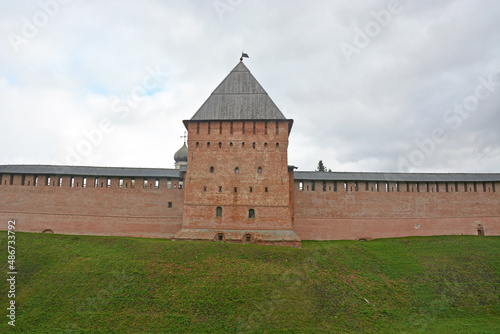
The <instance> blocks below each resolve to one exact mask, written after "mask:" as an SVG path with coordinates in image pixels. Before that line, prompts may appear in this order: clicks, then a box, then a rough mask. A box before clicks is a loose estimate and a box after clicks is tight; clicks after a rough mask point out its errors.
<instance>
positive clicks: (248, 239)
mask: <svg viewBox="0 0 500 334" xmlns="http://www.w3.org/2000/svg"><path fill="white" fill-rule="evenodd" d="M245 240H246V242H250V241H252V235H251V234H250V233H247V234H245Z"/></svg>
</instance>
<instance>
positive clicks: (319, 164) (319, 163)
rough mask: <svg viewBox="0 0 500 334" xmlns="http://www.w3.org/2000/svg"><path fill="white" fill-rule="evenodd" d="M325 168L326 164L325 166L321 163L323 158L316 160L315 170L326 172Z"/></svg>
mask: <svg viewBox="0 0 500 334" xmlns="http://www.w3.org/2000/svg"><path fill="white" fill-rule="evenodd" d="M326 170H327V169H326V166H325V165H323V160H320V161H319V162H318V167H317V168H316V171H317V172H326Z"/></svg>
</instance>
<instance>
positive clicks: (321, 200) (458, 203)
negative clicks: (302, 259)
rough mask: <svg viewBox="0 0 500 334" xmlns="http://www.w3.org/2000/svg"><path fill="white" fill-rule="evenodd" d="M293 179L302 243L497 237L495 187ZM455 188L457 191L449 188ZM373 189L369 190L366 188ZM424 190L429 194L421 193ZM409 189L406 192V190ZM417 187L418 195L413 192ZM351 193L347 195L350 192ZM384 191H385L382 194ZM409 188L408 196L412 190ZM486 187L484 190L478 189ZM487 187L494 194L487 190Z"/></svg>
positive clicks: (499, 202) (499, 186)
mask: <svg viewBox="0 0 500 334" xmlns="http://www.w3.org/2000/svg"><path fill="white" fill-rule="evenodd" d="M299 182H300V180H296V181H295V194H294V197H295V200H294V204H295V205H294V210H295V221H294V230H295V232H296V233H297V235H298V236H299V237H300V238H301V239H302V240H331V239H361V238H363V239H370V238H386V237H402V236H426V235H460V234H470V235H477V234H478V231H477V230H478V228H482V229H483V231H484V234H485V235H500V193H499V192H498V191H500V183H498V182H497V183H496V184H495V187H494V188H493V185H492V184H491V183H486V184H484V186H483V183H482V182H481V183H480V182H478V183H477V184H476V191H474V184H473V183H470V184H469V183H468V184H467V192H465V191H464V190H465V186H464V183H463V182H462V183H458V184H455V183H449V184H448V192H446V183H439V184H438V192H436V184H435V183H434V184H429V185H428V184H427V183H419V184H416V183H413V184H412V183H410V184H409V187H407V185H406V182H404V183H400V184H399V189H400V191H399V192H398V191H397V185H396V183H395V182H389V183H388V184H387V186H386V182H385V181H384V182H382V181H381V182H378V189H379V191H376V189H377V186H376V183H375V182H370V183H369V184H368V189H369V190H368V191H366V190H365V189H366V185H365V182H358V191H356V190H355V189H356V184H355V182H352V181H348V182H346V188H347V191H346V190H344V181H337V191H334V189H335V185H334V182H333V181H328V182H326V191H323V182H322V181H316V182H315V191H312V190H311V189H312V184H311V181H304V183H303V185H304V187H303V188H304V190H302V191H300V190H299ZM456 185H458V192H457V191H455V186H456ZM372 187H373V189H374V191H371V189H372ZM427 187H428V188H429V191H427ZM407 188H409V192H407V191H406V189H407ZM417 188H418V189H419V191H418V192H417ZM351 189H352V191H351ZM386 189H387V190H388V191H387V192H386ZM412 189H413V192H412ZM484 189H486V192H484V191H483V190H484ZM493 189H495V190H496V192H493Z"/></svg>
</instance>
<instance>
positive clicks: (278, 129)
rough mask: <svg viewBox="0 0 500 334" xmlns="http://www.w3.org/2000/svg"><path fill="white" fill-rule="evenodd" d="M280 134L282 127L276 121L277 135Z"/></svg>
mask: <svg viewBox="0 0 500 334" xmlns="http://www.w3.org/2000/svg"><path fill="white" fill-rule="evenodd" d="M279 133H280V126H279V123H278V121H276V134H277V135H278V134H279Z"/></svg>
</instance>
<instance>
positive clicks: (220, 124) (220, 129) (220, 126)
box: [219, 122, 222, 134]
mask: <svg viewBox="0 0 500 334" xmlns="http://www.w3.org/2000/svg"><path fill="white" fill-rule="evenodd" d="M219 134H222V122H219Z"/></svg>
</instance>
